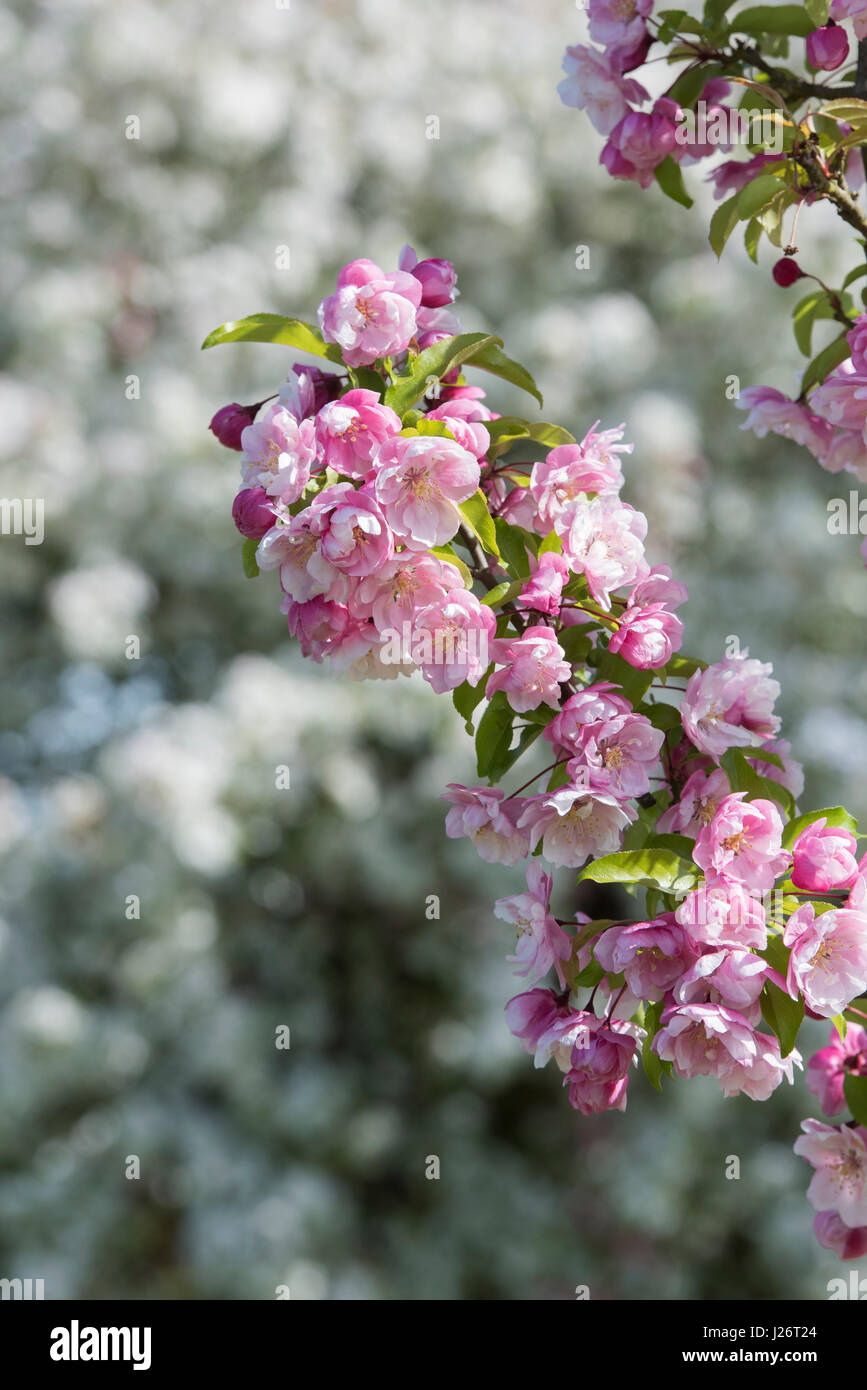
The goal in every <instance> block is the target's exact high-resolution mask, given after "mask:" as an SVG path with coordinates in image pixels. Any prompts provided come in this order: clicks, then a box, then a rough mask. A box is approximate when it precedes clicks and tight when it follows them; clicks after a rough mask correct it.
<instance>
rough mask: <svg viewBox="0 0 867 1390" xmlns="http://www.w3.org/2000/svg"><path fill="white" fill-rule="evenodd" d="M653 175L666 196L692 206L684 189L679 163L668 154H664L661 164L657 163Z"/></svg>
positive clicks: (683, 205)
mask: <svg viewBox="0 0 867 1390" xmlns="http://www.w3.org/2000/svg"><path fill="white" fill-rule="evenodd" d="M653 177H654V178H655V179H656V182H657V183H658V184H659V186H660V188H661V189H662V191H663V193H664V194H665V196H666V197H667V198H671V200H672V201H673V202H675V203H680V204H681V206H682V207H685V208H691V207H692V198H690V196H689V194H688V193H687V191H686V184H685V183H684V181H683V174H682V173H681V169H680V165H679V164H676V163H675V161H674V160H673V159H672V157H671V155H670V154H669V155H666V157H665V159H664V160H663V161H662V163H661V164H657V166H656V168H655V169H654V171H653Z"/></svg>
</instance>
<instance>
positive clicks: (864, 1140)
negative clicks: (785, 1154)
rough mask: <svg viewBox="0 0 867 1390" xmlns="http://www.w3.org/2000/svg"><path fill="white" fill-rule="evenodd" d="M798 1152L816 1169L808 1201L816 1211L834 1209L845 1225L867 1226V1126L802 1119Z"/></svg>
mask: <svg viewBox="0 0 867 1390" xmlns="http://www.w3.org/2000/svg"><path fill="white" fill-rule="evenodd" d="M801 1129H802V1130H803V1131H804V1132H803V1134H802V1135H801V1137H800V1139H796V1140H795V1153H796V1154H798V1155H799V1157H801V1158H805V1159H806V1160H807V1162H808V1163H809V1164H811V1165H812V1166H813V1168H814V1169H815V1170H816V1171H815V1172H814V1174H813V1178H812V1181H811V1183H810V1186H809V1187H808V1188H807V1201H808V1202H809V1203H810V1205H811V1206H812V1207H815V1209H816V1211H835V1212H837V1214H838V1216H839V1217H840V1220H841V1221H842V1222H843V1224H844V1226H849V1227H860V1226H867V1130H865V1129H863V1128H862V1127H861V1126H860V1125H857V1126H855V1127H854V1128H850V1127H849V1126H848V1125H842V1126H841V1127H840V1128H839V1129H838V1128H837V1127H836V1126H835V1125H826V1124H823V1123H822V1121H821V1120H802V1121H801Z"/></svg>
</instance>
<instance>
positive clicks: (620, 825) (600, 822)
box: [518, 786, 635, 869]
mask: <svg viewBox="0 0 867 1390" xmlns="http://www.w3.org/2000/svg"><path fill="white" fill-rule="evenodd" d="M527 803H528V804H527V806H526V809H525V810H524V813H523V815H522V816H521V818H520V820H519V821H518V825H519V826H520V827H521V828H522V829H524V828H527V829H529V831H530V847H531V849H535V848H536V846H537V844H538V843H539V841H540V840H541V842H542V854H543V856H544V857H545V858H546V859H547V860H548V861H549V862H550V863H551V864H562V865H563V867H564V868H568V869H578V868H580V867H581V865H582V864H584V863H585V862H586V860H587V859H589V858H591V857H594V858H595V857H596V856H597V855H600V854H611V853H613V852H614V851H615V850H617V849H619V848H620V841H621V836H622V833H623V831H624V829H625V828H626V826H627V825H629V823H630V821H633V820H635V812H634V811H633V810H632V808H631V807H628V806H625V805H624V804H623V803H622V802H621V801H618V800H617V798H616V797H614V796H610V795H608V793H606V792H593V791H588V790H587V789H586V788H583V787H572V786H566V787H561V788H560V790H559V791H555V792H550V793H547V794H546V795H542V796H533V797H528V798H527Z"/></svg>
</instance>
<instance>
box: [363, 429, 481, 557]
mask: <svg viewBox="0 0 867 1390" xmlns="http://www.w3.org/2000/svg"><path fill="white" fill-rule="evenodd" d="M375 466H376V478H375V481H374V489H375V493H376V498H377V501H378V502H379V504H380V506H381V507H382V509H383V511H384V512H385V515H386V517H387V519H388V522H389V525H390V526H391V528H392V529H393V531H394V532H395V534H396V535H397V536H399V537H400V538H401V540H402V541H403V542H404V544H406V545H407V546H409V548H410V549H411V550H429V549H430V548H431V546H434V545H445V544H446V543H447V542H448V541H450V540H451V539H452V536H454V534H455V532H456V531H457V529H458V526H459V525H460V521H461V514H460V512H459V511H458V503H460V502H466V500H467V498H469V497H472V495H473V493H474V492H476V491H477V489H478V486H479V477H480V469H479V462H478V459H477V458H475V456H474V455H473V454H471V453H470V452H469V450H468V449H464V448H462V447H461V445H460V444H457V443H456V442H455V441H454V440H452V439H446V438H444V437H440V436H438V435H407V436H397V437H396V438H393V439H387V440H386V441H385V443H383V444H382V445H380V448H379V450H378V452H377V455H376V460H375Z"/></svg>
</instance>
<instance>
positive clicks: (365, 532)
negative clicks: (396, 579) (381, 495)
mask: <svg viewBox="0 0 867 1390" xmlns="http://www.w3.org/2000/svg"><path fill="white" fill-rule="evenodd" d="M311 511H312V513H313V514H314V515H315V517H316V522H317V525H318V527H319V536H320V542H319V544H320V548H321V553H322V556H323V558H324V559H325V560H326V562H327V563H328V564H330V565H333V566H334V568H335V569H338V570H341V571H342V572H343V573H344V574H349V575H352V576H353V577H354V578H356V579H360V578H363V577H364V576H365V575H368V574H372V573H373V572H374V571H375V570H379V569H382V567H383V565H384V564H385V563H386V561H387V560H390V559H391V557H392V555H393V554H394V540H393V538H392V534H391V531H390V530H389V528H388V524H387V522H386V520H385V517H384V516H383V514H382V511H381V510H380V507H379V504H378V502H377V501H376V499H375V498H374V497H372V496H371V495H370V494H369V493H368V492H367V491H366V490H365V488H363V487H361V488H354V487H353V486H352V484H351V483H335V484H334V485H333V486H332V487H328V488H324V489H323V491H322V492H320V493H319V495H318V496H317V497H316V499H315V500H314V502H313V504H312V507H311Z"/></svg>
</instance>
